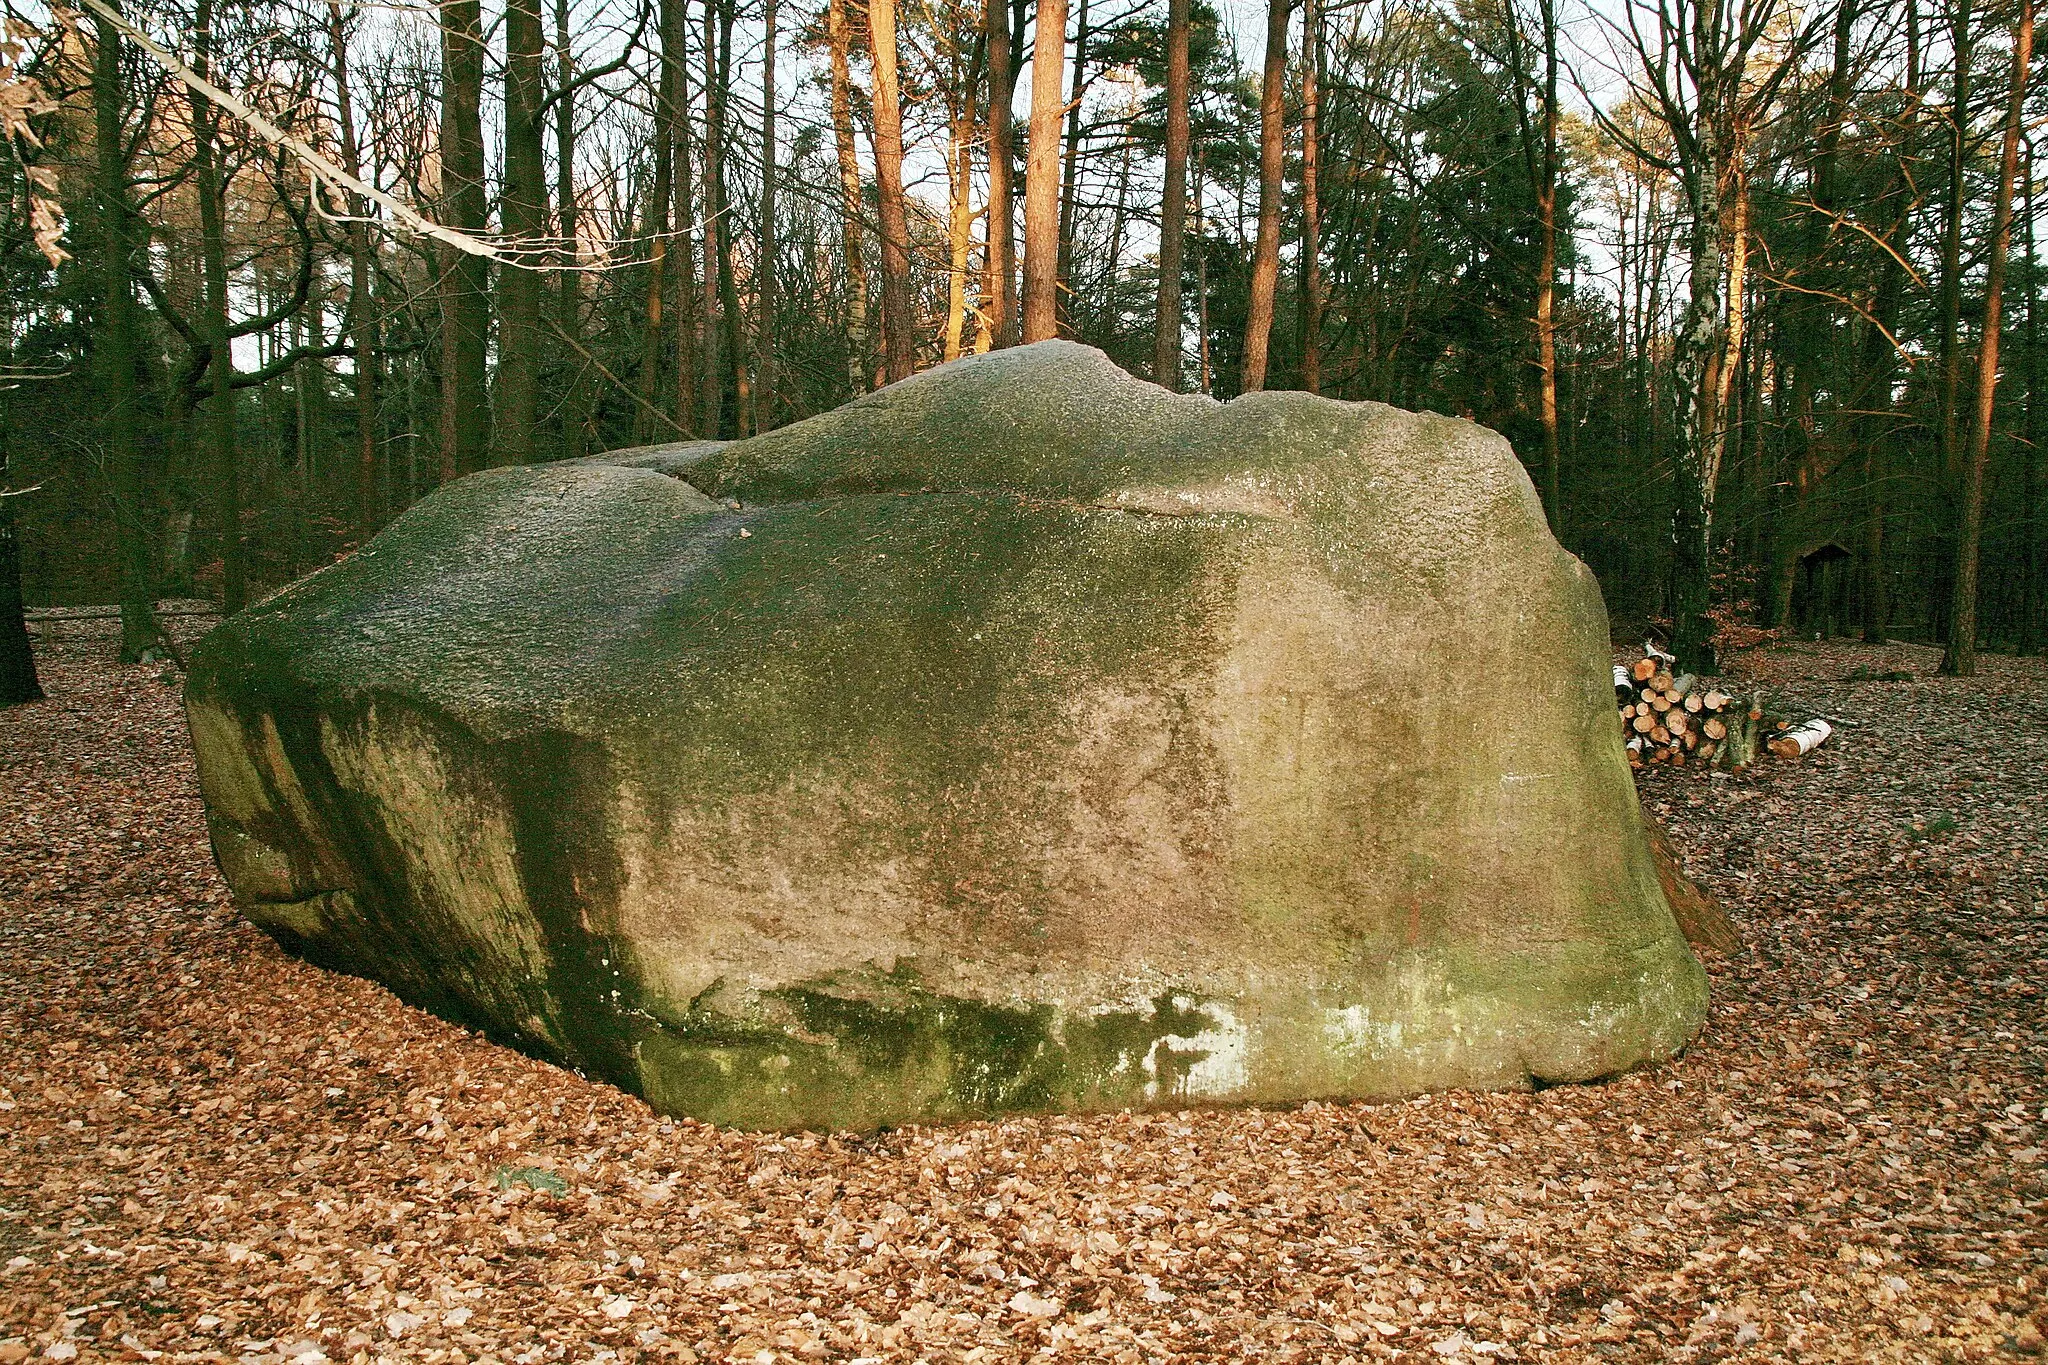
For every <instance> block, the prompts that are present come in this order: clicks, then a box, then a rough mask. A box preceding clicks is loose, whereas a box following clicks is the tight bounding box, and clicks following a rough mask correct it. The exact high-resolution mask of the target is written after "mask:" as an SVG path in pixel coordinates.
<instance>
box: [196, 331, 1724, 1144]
mask: <svg viewBox="0 0 2048 1365" xmlns="http://www.w3.org/2000/svg"><path fill="white" fill-rule="evenodd" d="M607 461H609V463H608V462H607ZM1607 652H1608V646H1607V632H1606V620H1605V614H1604V611H1603V609H1602V606H1601V602H1600V594H1599V590H1598V589H1597V587H1596V586H1595V584H1594V582H1593V579H1592V577H1591V575H1589V574H1588V573H1587V572H1586V570H1585V568H1584V567H1583V566H1582V565H1580V564H1579V563H1578V562H1577V561H1576V560H1574V559H1573V558H1572V557H1571V556H1570V555H1568V554H1566V553H1565V552H1564V551H1563V550H1562V549H1560V548H1559V547H1558V545H1557V543H1556V542H1555V541H1554V540H1553V539H1552V538H1551V536H1550V533H1549V531H1548V530H1547V529H1546V528H1545V525H1544V520H1543V514H1542V512H1541V510H1540V508H1539V506H1538V504H1537V500H1536V498H1535V496H1534V493H1533V491H1532V489H1531V487H1530V484H1529V480H1528V479H1527V478H1526V477H1525V476H1524V474H1523V472H1522V469H1521V467H1520V466H1519V464H1517V462H1516V460H1515V457H1514V455H1513V454H1512V453H1511V452H1510V451H1509V449H1508V446H1507V444H1506V443H1505V442H1504V441H1502V440H1501V439H1500V438H1499V437H1498V436H1495V435H1493V434H1492V433H1490V432H1487V431H1484V430H1482V429H1480V428H1478V427H1475V426H1473V425H1471V424H1469V423H1466V422H1461V421H1454V420H1451V419H1448V418H1444V417H1437V416H1431V415H1416V414H1413V413H1406V412H1401V411H1397V410H1395V409H1393V408H1388V407H1383V406H1379V405H1375V404H1364V403H1338V402H1331V401H1327V400H1324V399H1318V398H1311V397H1308V396H1305V395H1302V394H1291V393H1265V394H1256V395H1252V396H1249V397H1245V398H1241V399H1238V400H1236V401H1234V402H1231V403H1227V404H1219V403H1216V402H1214V401H1212V400H1209V399H1206V398H1198V397H1180V396H1175V395H1172V394H1168V393H1166V392H1165V391H1164V390H1161V389H1159V388H1156V387H1154V386H1152V385H1150V384H1146V383H1142V382H1140V381H1138V380H1135V379H1132V378H1130V377H1129V376H1127V375H1125V374H1123V373H1122V372H1120V371H1119V370H1117V369H1116V368H1115V367H1113V366H1112V365H1111V364H1110V363H1109V362H1108V360H1107V359H1106V358H1105V357H1103V356H1102V355H1101V354H1100V353H1098V352H1096V351H1093V350H1090V349H1087V348H1085V347H1081V346H1076V345H1072V344H1068V343H1063V342H1047V343H1043V344H1041V345H1038V346H1032V347H1025V348H1022V349H1018V350H1011V351H1003V352H998V353H995V354H991V355H987V356H978V357H975V358H972V359H968V360H962V361H960V362H958V363H955V364H952V365H947V366H944V367H942V368H940V369H937V370H933V371H931V372H929V373H926V374H922V375H919V376H917V377H916V378H914V379H910V380H907V381H905V382H903V383H901V384H896V385H893V386H891V387H890V388H887V389H884V390H882V391H881V392H879V393H876V394H873V395H870V396H869V397H866V398H863V399H861V400H859V401H857V402H854V403H850V404H848V405H847V406H846V407H844V408H841V409H839V410H837V411H835V412H831V413H827V414H825V415H823V416H821V417H817V418H814V419H812V420H810V421H808V422H803V423H800V424H798V425H796V426H792V427H788V428H786V429H784V430H781V431H776V432H773V433H770V434H768V435H765V436H759V437H756V438H754V439H752V440H749V441H743V442H738V443H733V444H728V445H723V446H721V445H718V444H716V443H703V442H700V443H692V444H688V445H680V446H674V447H656V448H651V449H646V450H640V451H633V452H621V453H619V454H617V455H614V456H611V457H599V459H597V460H596V461H584V462H582V463H579V464H556V465H546V466H539V467H529V468H520V469H498V470H492V471H489V472H487V473H482V474H477V475H474V476H472V477H470V478H466V479H463V480H461V481H459V482H457V483H455V484H453V485H451V486H449V487H447V488H445V489H443V490H442V491H440V492H439V493H437V494H435V495H434V496H433V497H431V498H429V499H427V500H426V501H425V502H423V503H421V504H420V505H419V506H417V507H415V508H413V509H412V510H411V511H409V512H407V513H406V514H405V515H404V516H403V517H401V518H399V519H398V520H397V521H396V522H395V523H393V525H392V526H391V527H390V528H389V529H388V530H386V531H385V532H384V533H383V534H382V535H380V536H378V537H377V538H376V539H375V540H374V541H372V542H371V543H370V544H369V545H368V546H367V547H366V548H364V549H363V550H362V551H361V552H360V553H358V554H356V555H355V556H353V557H352V558H350V559H348V560H345V561H343V562H341V563H339V564H336V565H333V566H332V567H330V568H328V569H325V570H323V571H321V572H320V573H317V574H315V575H313V576H312V577H310V578H308V579H306V580H304V581H303V582H300V583H298V584H295V585H294V586H292V587H291V588H289V589H287V590H285V591H283V592H281V593H279V594H277V595H276V596H275V597H272V598H270V599H269V600H267V601H265V602H263V603H261V604H259V605H257V606H255V607H252V608H250V609H249V610H247V611H245V612H243V613H241V614H240V615H239V616H237V617H235V618H234V619H233V620H231V621H229V622H227V623H226V624H224V625H223V626H222V627H221V628H220V629H218V630H216V631H215V632H214V633H213V634H212V635H210V636H209V637H208V638H207V639H206V641H205V643H204V644H203V645H202V646H201V647H200V648H199V650H198V651H197V652H196V653H195V655H194V657H193V667H192V675H191V681H190V684H189V687H188V691H187V707H188V711H189V715H190V719H191V725H192V734H193V738H194V741H195V742H196V744H197V748H198V754H199V770H200V778H201V782H202V786H203V788H204V791H205V795H206V802H207V807H208V813H209V818H210V821H211V824H212V830H213V839H214V847H215V851H216V853H217V855H218V857H219V859H220V864H221V868H222V870H223V871H224V872H225V873H226V874H227V878H228V881H229V882H230V884H231V885H232V886H233V888H234V890H235V893H236V895H237V896H238V898H239V899H240V901H241V903H242V905H243V906H244V908H245V909H246V911H247V913H248V915H249V916H250V918H252V919H253V920H255V921H256V922H257V923H258V924H260V925H262V926H263V927H264V928H265V929H266V930H268V931H269V932H270V933H271V934H272V935H273V936H274V937H276V938H277V939H278V941H279V942H281V943H283V944H284V945H285V946H286V947H287V948H289V949H290V950H291V951H293V952H296V953H301V954H303V955H305V956H306V957H308V958H310V959H312V960H314V961H316V962H319V963H323V964H326V965H329V966H332V967H336V968H339V969H342V970H345V971H351V972H358V973H361V974H363V975H366V976H371V977H374V978H376V979H377V980H380V981H383V982H385V983H387V984H388V985H390V986H391V987H392V989H394V990H395V991H397V992H398V994H399V995H401V996H403V997H404V998H406V999H408V1000H411V1001H414V1002H416V1003H418V1004H421V1005H424V1006H426V1007H428V1008H430V1009H433V1010H435V1011H437V1012H439V1013H442V1014H444V1015H447V1016H449V1017H451V1018H455V1019H459V1020H462V1021H465V1022H468V1023H471V1024H474V1025H478V1026H481V1027H482V1028H484V1029H486V1030H488V1031H490V1032H491V1033H492V1034H493V1035H495V1036H496V1037H498V1038H501V1039H503V1040H506V1041H508V1042H512V1043H515V1044H517V1045H518V1046H521V1047H524V1048H527V1049H530V1050H532V1051H534V1052H537V1053H539V1054H541V1055H544V1056H548V1057H551V1058H554V1059H556V1060H558V1061H561V1062H563V1063H565V1064H568V1065H573V1066H577V1067H580V1068H583V1069H585V1070H587V1071H589V1072H591V1073H593V1074H596V1075H600V1076H604V1077H607V1078H609V1079H611V1080H613V1081H615V1082H617V1083H618V1084H620V1085H623V1086H627V1087H629V1088H631V1089H634V1090H636V1091H638V1092H640V1093H641V1094H643V1095H645V1096H646V1097H647V1098H648V1099H649V1100H650V1101H651V1102H652V1103H654V1104H655V1105H656V1106H658V1107H661V1108H663V1109H667V1110H671V1111H676V1112H681V1113H688V1114H695V1115H700V1116H703V1117H705V1118H710V1119H714V1120H718V1121H721V1122H731V1123H737V1124H744V1125H749V1126H813V1127H822V1126H850V1127H861V1126H871V1125H877V1124H888V1123H898V1122H904V1121H915V1120H932V1119H943V1118H947V1117H950V1116H956V1115H968V1114H981V1113H987V1112H991V1111H1000V1110H1008V1109H1046V1108H1061V1109H1096V1108H1106V1107H1115V1106H1124V1105H1143V1104H1161V1105H1184V1104H1188V1103H1191V1102H1204V1103H1206V1102H1225V1103H1227V1102H1239V1101H1288V1100H1297V1099H1303V1098H1308V1097H1373V1096H1394V1095H1400V1094H1404V1093H1412V1092H1417V1091H1424V1090H1435V1089H1440V1088H1445V1087H1495V1086H1519V1085H1527V1084H1529V1083H1531V1082H1539V1081H1578V1080H1588V1079H1592V1078H1595V1077H1599V1076H1605V1075H1609V1074H1612V1073H1615V1072H1618V1071H1622V1070H1624V1069H1626V1068H1629V1067H1632V1066H1635V1065H1637V1064H1639V1063H1642V1062H1646V1061H1651V1060H1655V1059H1658V1058H1663V1057H1666V1056H1669V1055H1670V1054H1671V1053H1672V1052H1674V1051H1675V1050H1676V1049H1678V1048H1680V1047H1682V1046H1683V1045H1684V1044H1685V1042H1686V1041H1687V1039H1689V1038H1690V1037H1691V1036H1692V1034H1693V1033H1694V1031H1695V1030H1696V1029H1697V1028H1698V1026H1699V1024H1700V1021H1701V1018H1702V1015H1703V1012H1704V1009H1705V1005H1706V989H1705V980H1704V977H1703V975H1702V973H1701V971H1700V968H1699V966H1698V964H1697V963H1696V962H1695V961H1694V960H1693V958H1692V956H1691V954H1690V953H1689V952H1688V951H1687V948H1686V945H1685V943H1684V942H1683V940H1682V939H1681V938H1680V936H1679V934H1678V932H1677V931H1676V929H1675V928H1674V926H1673V923H1672V918H1671V914H1670V911H1669V910H1668V909H1667V907H1666V904H1665V900H1664V897H1663V894H1662V893H1661V891H1660V890H1659V886H1658V881H1657V875H1656V872H1655V870H1654V868H1653V866H1652V863H1651V856H1650V852H1649V848H1648V846H1647V844H1646V842H1645V838H1644V834H1643V830H1642V826H1641V823H1640V820H1639V818H1638V812H1637V807H1636V797H1635V792H1634V788H1633V787H1632V785H1631V783H1630V778H1629V772H1628V768H1627V766H1626V763H1625V761H1624V758H1623V754H1622V750H1621V748H1620V743H1619V740H1618V738H1617V736H1616V727H1615V725H1614V712H1613V704H1612V701H1611V691H1610V683H1611V679H1610V676H1609V668H1608V662H1607Z"/></svg>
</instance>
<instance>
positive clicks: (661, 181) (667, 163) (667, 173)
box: [633, 0, 685, 445]
mask: <svg viewBox="0 0 2048 1365" xmlns="http://www.w3.org/2000/svg"><path fill="white" fill-rule="evenodd" d="M684 22H685V19H684V14H683V0H660V19H659V20H658V25H659V28H660V31H661V62H660V76H659V78H658V79H657V80H656V81H655V87H654V179H653V183H652V184H650V185H649V186H648V189H647V209H646V214H645V217H644V220H643V223H644V226H643V229H642V231H643V233H644V235H645V236H646V238H647V298H646V301H645V303H644V304H643V305H642V310H641V324H640V402H639V404H638V409H639V410H638V412H637V414H636V415H635V416H634V419H633V432H634V438H635V439H636V440H638V441H639V442H640V443H641V444H643V445H645V444H647V443H649V442H651V441H656V440H659V439H660V438H661V436H662V434H663V431H662V428H661V427H659V426H658V425H657V424H656V414H657V413H659V412H660V411H661V391H662V383H661V366H662V361H663V360H664V359H665V358H666V357H667V356H668V354H669V352H670V351H671V350H672V349H673V348H672V347H670V346H669V345H668V327H669V320H668V317H667V316H666V305H667V301H668V295H669V275H668V249H669V217H668V210H669V203H670V201H671V200H672V199H673V198H674V197H675V184H674V176H675V165H676V161H675V136H676V125H677V124H678V123H680V122H681V121H682V119H683V97H682V90H681V88H680V81H679V79H678V78H679V74H680V71H681V68H682V44H681V43H680V42H679V41H678V35H679V33H680V32H681V30H682V28H683V25H684Z"/></svg>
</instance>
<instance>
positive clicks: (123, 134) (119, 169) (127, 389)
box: [92, 0, 163, 663]
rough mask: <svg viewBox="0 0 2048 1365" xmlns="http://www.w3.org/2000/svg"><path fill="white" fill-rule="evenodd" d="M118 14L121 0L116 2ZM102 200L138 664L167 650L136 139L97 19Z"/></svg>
mask: <svg viewBox="0 0 2048 1365" xmlns="http://www.w3.org/2000/svg"><path fill="white" fill-rule="evenodd" d="M108 3H109V5H110V6H111V7H114V8H116V10H117V12H118V6H119V0H108ZM93 22H94V27H95V38H96V42H95V44H94V48H93V74H92V103H93V169H94V181H93V189H94V201H95V208H96V211H97V213H98V216H99V228H100V236H101V240H102V243H103V246H102V250H103V251H104V253H105V259H104V260H103V261H102V262H101V289H102V293H101V301H102V304H103V306H104V310H105V311H104V317H103V318H102V322H101V327H102V331H101V335H100V338H99V343H100V344H99V348H98V349H99V359H100V385H101V388H100V400H101V403H102V407H103V412H104V420H105V429H106V434H107V464H108V469H109V471H110V474H111V479H110V482H111V484H112V489H111V491H112V493H113V500H114V517H115V527H116V537H117V543H118V544H119V546H120V554H121V654H120V658H121V662H122V663H138V662H140V661H141V660H142V659H143V658H144V657H145V656H148V655H150V654H152V653H153V652H154V651H156V650H158V649H160V648H161V647H162V644H163V632H162V629H161V627H159V626H158V624H157V619H156V602H155V589H156V582H155V578H154V575H153V566H152V564H151V559H152V556H151V555H150V552H149V532H148V525H149V517H148V513H147V509H146V508H145V507H144V506H143V502H144V498H145V488H144V484H145V482H146V481H145V479H144V477H143V469H142V451H141V443H140V440H139V438H138V434H137V432H136V429H135V424H136V420H137V416H138V405H139V404H140V402H141V397H142V396H141V394H140V393H139V392H138V391H137V386H136V382H135V359H136V356H135V346H136V338H135V330H136V329H135V299H134V296H133V294H132V292H131V290H132V288H133V286H132V284H131V275H130V271H131V269H132V262H133V260H134V253H135V236H134V224H133V222H132V221H131V216H130V215H131V210H130V208H129V205H128V138H127V131H126V129H125V128H124V127H123V124H124V122H125V120H124V119H123V111H122V101H121V33H120V30H119V29H117V28H115V27H114V25H113V24H112V23H110V22H109V21H108V20H107V19H106V18H104V17H103V16H99V15H95V16H94V21H93Z"/></svg>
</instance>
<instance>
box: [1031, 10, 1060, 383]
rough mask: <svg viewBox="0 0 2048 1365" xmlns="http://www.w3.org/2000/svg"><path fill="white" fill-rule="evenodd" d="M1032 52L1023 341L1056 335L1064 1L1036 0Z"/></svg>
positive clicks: (1057, 329)
mask: <svg viewBox="0 0 2048 1365" xmlns="http://www.w3.org/2000/svg"><path fill="white" fill-rule="evenodd" d="M1034 25H1035V27H1034V30H1033V38H1032V52H1031V138H1030V142H1029V144H1028V145H1027V147H1026V149H1025V161H1024V341H1025V343H1026V344H1029V343H1031V342H1034V341H1045V340H1048V339H1050V338H1052V337H1055V336H1058V335H1059V264H1060V241H1059V237H1060V185H1059V179H1060V105H1061V103H1062V100H1061V93H1062V92H1061V85H1062V82H1061V80H1060V76H1061V73H1062V71H1063V70H1064V69H1065V66H1066V58H1067V0H1039V3H1038V16H1037V18H1036V19H1035V20H1034Z"/></svg>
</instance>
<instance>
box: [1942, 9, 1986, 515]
mask: <svg viewBox="0 0 2048 1365" xmlns="http://www.w3.org/2000/svg"><path fill="white" fill-rule="evenodd" d="M1954 3H1955V7H1956V8H1955V14H1954V19H1955V25H1954V28H1953V29H1952V30H1951V34H1950V39H1951V51H1952V53H1953V55H1954V60H1955V78H1954V82H1953V84H1952V86H1951V93H1950V96H1949V108H1948V125H1949V126H1948V188H1947V196H1946V202H1945V203H1944V205H1943V208H1942V216H1941V292H1940V300H1939V305H1938V306H1939V308H1940V321H1939V323H1938V324H1937V331H1936V334H1935V349H1936V361H1935V363H1936V364H1937V365H1938V366H1939V367H1940V368H1939V370H1938V373H1937V375H1936V379H1937V382H1938V383H1939V385H1940V388H1939V390H1938V391H1937V394H1936V401H1937V402H1938V403H1939V405H1940V412H1939V414H1938V416H1939V419H1940V423H1941V426H1940V431H1941V467H1942V477H1943V478H1944V479H1947V480H1954V479H1955V478H1956V477H1957V476H1958V475H1959V474H1960V473H1961V470H1962V457H1963V448H1962V412H1961V403H1962V397H1961V395H1962V382H1963V381H1962V375H1963V351H1962V339H1961V332H1962V311H1963V270H1964V262H1963V217H1964V208H1965V206H1966V205H1967V203H1968V197H1969V196H1968V177H1967V171H1968V166H1969V142H1970V62H1971V59H1972V56H1973V54H1974V52H1975V50H1976V27H1975V24H1974V21H1973V20H1974V16H1973V13H1972V5H1971V0H1954Z"/></svg>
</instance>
